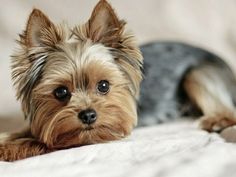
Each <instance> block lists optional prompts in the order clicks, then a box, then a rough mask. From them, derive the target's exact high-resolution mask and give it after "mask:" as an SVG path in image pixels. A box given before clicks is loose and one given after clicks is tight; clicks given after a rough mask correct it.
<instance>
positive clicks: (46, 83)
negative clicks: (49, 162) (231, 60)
mask: <svg viewBox="0 0 236 177" xmlns="http://www.w3.org/2000/svg"><path fill="white" fill-rule="evenodd" d="M18 44H19V46H20V49H19V50H18V52H16V53H15V54H14V55H13V57H12V78H13V81H14V85H15V88H16V91H17V98H18V99H19V100H20V102H21V105H22V110H23V112H24V116H25V118H26V119H27V120H29V122H30V123H29V126H28V128H27V129H26V130H24V131H22V132H20V133H15V134H10V135H6V137H5V138H2V139H1V144H0V159H1V160H5V161H14V160H19V159H24V158H27V157H31V156H35V155H40V154H45V153H49V152H52V151H56V150H60V149H66V148H71V147H78V146H82V145H88V144H94V143H103V142H108V141H112V140H119V139H121V138H124V137H126V136H127V135H129V134H130V133H131V131H132V129H133V127H134V126H135V125H136V124H137V110H138V108H139V110H140V123H139V124H140V125H148V124H153V123H154V122H162V121H164V120H165V119H168V118H177V117H178V116H181V115H186V114H187V112H188V113H189V115H190V114H192V113H195V112H198V113H199V114H198V115H202V116H203V118H201V122H200V124H201V127H202V128H203V129H205V130H208V131H220V130H222V129H224V128H226V127H228V126H231V125H234V124H236V119H235V115H234V102H233V99H232V98H235V97H234V96H235V94H234V91H235V89H234V88H235V83H236V82H235V79H234V77H233V73H232V71H231V70H230V69H229V67H228V66H227V65H226V64H225V63H224V62H223V61H222V60H221V59H219V58H218V57H216V56H214V55H212V54H210V53H208V52H206V51H203V50H201V49H197V48H194V47H191V46H187V45H184V44H178V43H153V44H148V45H144V46H142V47H141V50H142V52H143V55H144V58H145V64H144V65H143V56H142V55H141V51H140V49H139V47H138V45H137V44H136V43H135V38H134V36H133V34H131V33H129V32H127V30H126V26H125V22H124V21H123V20H120V19H119V18H118V17H117V16H116V14H115V12H114V10H113V9H112V7H111V6H110V5H109V4H108V2H107V1H106V0H100V1H99V2H98V4H97V5H96V7H95V8H94V10H93V12H92V15H91V17H90V19H89V20H88V22H87V23H85V24H83V25H81V26H77V27H75V28H73V29H70V28H69V27H67V26H66V25H59V26H56V25H55V24H53V23H52V22H51V21H50V20H49V19H48V17H47V16H46V15H44V14H43V13H42V12H41V11H40V10H38V9H34V10H33V11H32V13H31V14H30V16H29V19H28V22H27V26H26V30H25V31H24V33H23V34H21V35H20V39H19V40H18ZM143 71H144V74H145V79H144V81H143V83H142V84H141V88H140V83H141V81H142V76H143ZM140 90H141V95H140ZM139 97H140V101H139V102H138V100H139ZM186 107H187V108H188V109H183V108H186ZM190 107H191V109H190ZM184 110H185V111H184ZM186 110H188V111H186ZM182 113H185V114H182ZM150 117H151V118H150Z"/></svg>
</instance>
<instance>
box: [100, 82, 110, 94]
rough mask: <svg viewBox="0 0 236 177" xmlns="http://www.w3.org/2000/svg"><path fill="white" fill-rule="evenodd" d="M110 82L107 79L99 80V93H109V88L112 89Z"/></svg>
mask: <svg viewBox="0 0 236 177" xmlns="http://www.w3.org/2000/svg"><path fill="white" fill-rule="evenodd" d="M109 85H110V84H109V82H108V81H106V80H101V81H99V82H98V84H97V90H98V91H99V93H101V94H107V93H108V91H109V89H110V86H109Z"/></svg>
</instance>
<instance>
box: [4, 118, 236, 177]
mask: <svg viewBox="0 0 236 177" xmlns="http://www.w3.org/2000/svg"><path fill="white" fill-rule="evenodd" d="M0 176H1V177H14V176H19V177H79V176H83V177H90V176H91V177H100V176H101V177H118V176H121V177H132V176H135V177H221V176H222V177H231V176H232V177H235V176H236V144H231V143H226V142H225V141H224V140H223V139H222V138H220V136H219V135H218V134H214V133H213V134H209V133H207V132H205V131H202V130H199V129H197V128H196V126H195V125H194V123H193V122H175V123H171V124H163V125H156V126H153V127H146V128H137V129H136V130H135V131H134V132H133V134H132V135H131V136H130V137H128V138H127V139H124V140H122V141H116V142H110V143H106V144H97V145H89V146H84V147H79V148H73V149H69V150H62V151H58V152H54V153H51V154H47V155H43V156H38V157H33V158H29V159H26V160H22V161H18V162H14V163H7V162H1V163H0Z"/></svg>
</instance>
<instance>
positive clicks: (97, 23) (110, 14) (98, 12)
mask: <svg viewBox="0 0 236 177" xmlns="http://www.w3.org/2000/svg"><path fill="white" fill-rule="evenodd" d="M88 25H89V38H90V39H92V41H94V42H98V41H99V42H101V40H106V38H107V37H112V36H116V35H117V34H118V33H119V31H120V29H121V28H122V26H123V25H124V21H120V20H119V19H118V17H117V16H116V14H115V11H114V10H113V9H112V7H111V5H110V4H109V3H108V2H107V1H106V0H100V1H99V3H98V4H97V5H96V6H95V8H94V9H93V12H92V15H91V17H90V19H89V21H88Z"/></svg>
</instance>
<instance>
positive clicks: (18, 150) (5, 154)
mask: <svg viewBox="0 0 236 177" xmlns="http://www.w3.org/2000/svg"><path fill="white" fill-rule="evenodd" d="M48 152H49V150H48V149H47V147H46V145H45V144H43V143H40V142H38V141H37V140H35V139H34V138H32V137H30V131H27V130H26V131H22V132H21V133H15V134H9V135H8V134H2V135H0V160H1V161H16V160H20V159H24V158H27V157H31V156H36V155H41V154H45V153H48Z"/></svg>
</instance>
